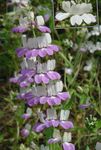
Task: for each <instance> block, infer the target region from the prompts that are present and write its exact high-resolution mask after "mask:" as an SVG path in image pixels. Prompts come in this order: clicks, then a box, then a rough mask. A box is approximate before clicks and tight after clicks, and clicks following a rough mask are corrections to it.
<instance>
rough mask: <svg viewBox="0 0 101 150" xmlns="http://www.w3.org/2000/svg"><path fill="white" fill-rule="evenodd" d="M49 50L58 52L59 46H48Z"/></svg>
mask: <svg viewBox="0 0 101 150" xmlns="http://www.w3.org/2000/svg"><path fill="white" fill-rule="evenodd" d="M49 48H50V49H52V50H53V51H55V52H58V51H59V49H60V48H59V46H57V45H50V46H49Z"/></svg>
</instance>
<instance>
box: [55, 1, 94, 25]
mask: <svg viewBox="0 0 101 150" xmlns="http://www.w3.org/2000/svg"><path fill="white" fill-rule="evenodd" d="M62 9H63V10H64V11H65V13H64V12H59V13H57V15H56V19H57V20H58V21H62V20H64V19H66V18H69V17H70V23H71V25H73V26H74V25H81V24H82V23H83V22H85V23H86V24H90V23H94V22H96V18H95V16H93V15H92V14H91V13H90V12H91V11H92V4H91V3H88V4H86V3H81V4H75V3H71V2H69V1H63V2H62Z"/></svg>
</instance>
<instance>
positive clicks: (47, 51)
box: [17, 45, 59, 59]
mask: <svg viewBox="0 0 101 150" xmlns="http://www.w3.org/2000/svg"><path fill="white" fill-rule="evenodd" d="M23 49H24V51H23ZM58 51H59V47H58V46H57V45H49V46H48V47H46V48H36V49H32V50H28V49H27V48H21V51H19V49H18V51H17V54H18V57H21V56H24V55H25V56H26V58H28V59H29V58H31V57H37V56H39V57H42V58H43V57H45V56H47V55H49V56H51V55H53V54H54V52H58Z"/></svg>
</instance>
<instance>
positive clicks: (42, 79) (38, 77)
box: [34, 74, 49, 84]
mask: <svg viewBox="0 0 101 150" xmlns="http://www.w3.org/2000/svg"><path fill="white" fill-rule="evenodd" d="M34 80H35V82H36V83H37V84H40V83H45V84H48V83H49V78H48V77H47V76H46V75H45V74H39V75H38V74H36V75H35V77H34Z"/></svg>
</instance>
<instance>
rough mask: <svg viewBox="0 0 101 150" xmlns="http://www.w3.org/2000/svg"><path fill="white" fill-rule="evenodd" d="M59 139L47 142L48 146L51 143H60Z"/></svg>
mask: <svg viewBox="0 0 101 150" xmlns="http://www.w3.org/2000/svg"><path fill="white" fill-rule="evenodd" d="M60 140H61V139H59V138H52V139H49V140H48V144H52V143H58V142H60Z"/></svg>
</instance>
